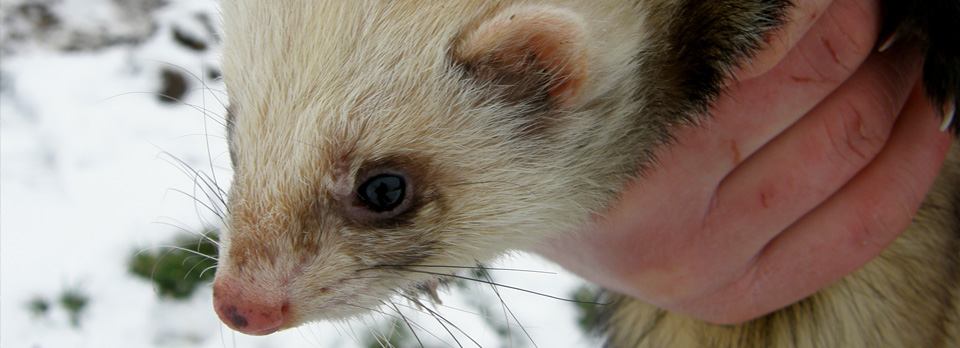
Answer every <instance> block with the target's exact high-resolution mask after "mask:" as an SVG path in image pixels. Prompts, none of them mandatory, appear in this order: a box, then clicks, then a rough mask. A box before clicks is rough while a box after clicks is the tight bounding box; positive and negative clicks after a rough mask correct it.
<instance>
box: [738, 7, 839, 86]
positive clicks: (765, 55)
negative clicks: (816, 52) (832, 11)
mask: <svg viewBox="0 0 960 348" xmlns="http://www.w3.org/2000/svg"><path fill="white" fill-rule="evenodd" d="M831 2H832V0H796V1H794V2H793V8H791V9H790V10H789V11H788V12H787V16H786V19H785V21H784V23H785V24H784V25H783V27H780V28H779V29H777V30H775V31H773V32H770V33H769V34H768V35H767V36H766V38H765V41H766V42H765V44H764V47H763V48H762V49H761V50H760V51H759V52H757V54H756V55H754V56H753V57H752V58H751V59H750V60H748V61H745V62H744V63H743V64H742V65H741V66H740V67H739V68H738V69H737V70H736V71H735V72H734V76H736V79H737V80H741V81H742V80H747V79H750V78H753V77H757V76H759V75H762V74H763V73H765V72H767V71H769V70H770V68H773V67H774V66H775V65H776V64H777V62H779V61H780V60H781V59H783V57H784V56H786V55H787V52H788V51H790V49H791V48H793V46H794V45H795V44H796V43H797V41H799V40H800V38H801V37H803V35H804V34H806V33H807V30H809V29H810V27H811V26H813V24H814V23H815V22H816V21H817V19H819V18H820V15H822V14H823V12H824V11H826V9H827V7H828V6H830V3H831Z"/></svg>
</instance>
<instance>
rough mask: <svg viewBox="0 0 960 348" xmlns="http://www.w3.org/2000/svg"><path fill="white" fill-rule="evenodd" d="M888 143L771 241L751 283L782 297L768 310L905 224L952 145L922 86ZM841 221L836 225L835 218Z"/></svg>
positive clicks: (830, 277)
mask: <svg viewBox="0 0 960 348" xmlns="http://www.w3.org/2000/svg"><path fill="white" fill-rule="evenodd" d="M904 115H905V116H903V117H902V119H901V120H899V121H898V123H897V126H896V128H895V130H894V133H893V134H892V136H891V139H890V142H889V144H888V146H887V147H885V148H884V150H883V151H882V152H881V153H880V155H879V156H878V157H877V159H876V160H875V161H874V162H872V163H871V164H870V165H869V166H868V167H867V168H865V169H864V170H863V172H861V173H860V174H859V175H857V176H856V177H855V178H854V179H853V180H852V181H850V182H849V183H848V184H847V185H846V186H844V187H843V189H842V190H840V191H839V192H837V194H836V195H835V196H834V197H831V199H830V200H829V201H828V202H826V203H824V204H823V205H821V206H819V207H817V208H816V210H814V211H812V212H811V213H810V214H809V215H807V216H805V217H804V218H803V219H802V220H800V221H798V222H797V223H796V224H795V225H793V226H791V227H790V228H789V229H787V230H786V231H785V232H784V233H783V234H781V235H780V236H778V237H777V238H776V239H774V240H773V241H772V242H771V243H770V244H769V245H768V246H767V247H766V248H765V249H764V250H763V252H762V253H761V254H760V255H759V256H758V258H757V259H756V263H755V264H754V265H755V266H754V269H755V272H753V274H752V275H751V276H750V278H747V279H749V280H748V283H750V286H751V287H752V288H753V289H754V290H753V291H755V292H764V293H776V294H779V295H778V296H776V298H774V297H770V298H768V299H766V300H765V301H761V302H758V303H755V305H756V306H757V310H759V311H761V312H764V313H765V312H769V311H772V310H775V309H777V308H780V307H783V306H785V305H788V304H790V303H793V302H795V301H798V300H800V299H802V298H804V297H806V296H809V295H810V294H812V293H814V292H816V291H817V290H818V289H821V288H823V287H825V286H827V285H828V284H830V283H832V282H834V281H836V280H838V279H840V278H842V277H844V276H846V275H847V274H850V273H852V272H854V271H855V270H856V269H858V268H860V267H862V266H863V265H865V264H867V263H868V262H869V261H870V260H872V259H873V258H874V257H876V256H877V255H878V254H879V253H880V252H881V251H883V249H884V248H885V247H886V246H888V245H889V244H890V243H892V242H893V241H894V240H895V239H896V238H897V237H898V236H899V235H900V234H901V233H902V232H903V230H904V229H905V228H906V227H907V226H908V224H909V223H910V221H911V219H912V217H913V215H914V214H915V213H916V211H917V209H919V207H920V203H921V202H922V201H923V198H924V196H925V193H926V192H927V191H928V190H929V189H930V187H931V185H932V184H933V181H934V179H935V178H936V176H937V172H938V171H939V168H940V165H941V164H942V162H943V159H944V157H945V156H946V152H947V150H948V148H949V146H950V143H951V138H950V136H949V134H947V133H943V132H940V131H939V130H938V121H937V120H936V118H935V117H934V116H933V115H934V114H933V110H932V109H931V108H930V106H929V104H928V103H927V101H926V99H925V98H924V97H923V93H921V89H920V88H919V86H918V87H917V88H915V89H914V92H913V94H912V95H911V98H910V101H909V103H908V105H907V106H906V107H905V109H904ZM838 222H839V223H838Z"/></svg>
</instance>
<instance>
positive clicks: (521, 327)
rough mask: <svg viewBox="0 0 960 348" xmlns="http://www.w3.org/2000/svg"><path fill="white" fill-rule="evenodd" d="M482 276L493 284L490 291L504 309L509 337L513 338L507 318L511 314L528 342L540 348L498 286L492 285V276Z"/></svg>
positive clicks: (511, 342) (511, 343)
mask: <svg viewBox="0 0 960 348" xmlns="http://www.w3.org/2000/svg"><path fill="white" fill-rule="evenodd" d="M479 267H480V268H481V269H483V266H479ZM481 274H482V275H483V277H484V278H487V280H488V281H490V283H491V284H490V289H492V290H493V293H494V294H496V295H497V299H498V300H499V301H500V307H501V308H503V316H504V319H505V320H506V321H507V324H508V325H507V337H511V336H512V335H511V334H510V325H509V323H510V319H509V318H507V313H509V314H510V317H511V318H513V321H514V322H516V323H517V326H519V327H520V330H521V331H523V334H524V335H526V336H527V339H528V340H530V344H533V346H534V348H539V347H538V346H537V342H535V341H534V340H533V336H531V335H530V332H528V331H527V328H526V327H524V326H523V323H521V322H520V319H518V318H517V315H516V314H514V313H513V310H512V309H510V306H507V302H506V301H504V300H503V296H502V295H500V289H497V286H496V285H493V284H492V283H493V279H492V278H490V276H489V275H488V274H487V273H486V272H483V273H481ZM510 345H511V346H512V345H513V340H511V341H510Z"/></svg>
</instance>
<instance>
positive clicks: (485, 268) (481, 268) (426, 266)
mask: <svg viewBox="0 0 960 348" xmlns="http://www.w3.org/2000/svg"><path fill="white" fill-rule="evenodd" d="M395 267H420V268H452V269H469V270H484V271H506V272H520V273H536V274H550V275H554V274H557V272H551V271H538V270H533V269H522V268H495V267H493V268H490V267H484V266H446V265H417V264H410V265H388V264H384V265H377V266H374V267H370V268H364V269H360V270H361V271H362V270H368V269H376V268H390V269H392V268H395Z"/></svg>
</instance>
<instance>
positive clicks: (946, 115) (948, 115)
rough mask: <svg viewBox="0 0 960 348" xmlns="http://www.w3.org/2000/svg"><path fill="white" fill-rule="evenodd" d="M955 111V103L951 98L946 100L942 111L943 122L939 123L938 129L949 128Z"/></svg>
mask: <svg viewBox="0 0 960 348" xmlns="http://www.w3.org/2000/svg"><path fill="white" fill-rule="evenodd" d="M956 113H957V104H956V102H955V101H953V99H950V101H948V102H947V108H946V110H945V111H944V112H943V123H941V124H940V131H941V132H946V131H947V129H950V124H951V123H953V117H954V115H956Z"/></svg>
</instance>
